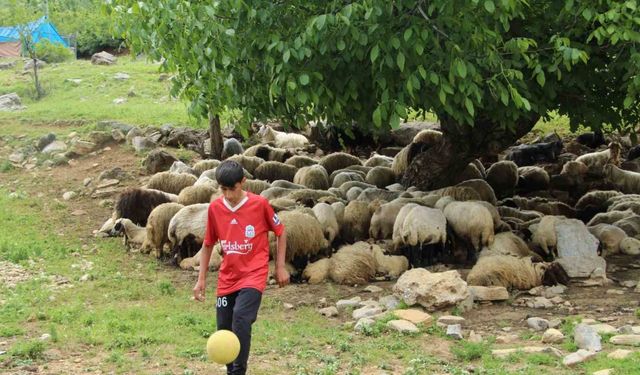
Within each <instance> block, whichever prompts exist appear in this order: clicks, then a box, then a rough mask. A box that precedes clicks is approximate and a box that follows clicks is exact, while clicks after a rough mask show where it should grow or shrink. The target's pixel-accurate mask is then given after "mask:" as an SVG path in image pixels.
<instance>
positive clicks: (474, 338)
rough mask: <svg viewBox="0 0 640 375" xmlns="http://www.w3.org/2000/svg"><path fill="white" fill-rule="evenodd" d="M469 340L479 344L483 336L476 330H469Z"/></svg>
mask: <svg viewBox="0 0 640 375" xmlns="http://www.w3.org/2000/svg"><path fill="white" fill-rule="evenodd" d="M467 341H469V342H472V343H474V344H479V343H481V342H482V336H481V335H480V334H478V333H476V332H475V331H471V332H469V337H468V338H467Z"/></svg>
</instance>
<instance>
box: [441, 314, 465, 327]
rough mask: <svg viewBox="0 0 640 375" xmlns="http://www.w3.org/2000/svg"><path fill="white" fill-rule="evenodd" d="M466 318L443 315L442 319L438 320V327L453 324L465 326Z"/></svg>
mask: <svg viewBox="0 0 640 375" xmlns="http://www.w3.org/2000/svg"><path fill="white" fill-rule="evenodd" d="M464 320H465V319H464V318H463V317H461V316H455V315H443V316H441V317H439V318H438V325H441V326H447V325H451V324H460V325H463V324H464Z"/></svg>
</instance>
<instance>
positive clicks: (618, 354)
mask: <svg viewBox="0 0 640 375" xmlns="http://www.w3.org/2000/svg"><path fill="white" fill-rule="evenodd" d="M632 353H633V350H626V349H616V350H614V351H612V352H611V353H609V354H607V358H609V359H625V358H627V357H628V356H630V355H631V354H632Z"/></svg>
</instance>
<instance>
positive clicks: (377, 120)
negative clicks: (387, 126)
mask: <svg viewBox="0 0 640 375" xmlns="http://www.w3.org/2000/svg"><path fill="white" fill-rule="evenodd" d="M373 123H374V125H375V126H377V127H380V126H381V125H382V115H381V113H380V107H378V108H376V110H375V111H373Z"/></svg>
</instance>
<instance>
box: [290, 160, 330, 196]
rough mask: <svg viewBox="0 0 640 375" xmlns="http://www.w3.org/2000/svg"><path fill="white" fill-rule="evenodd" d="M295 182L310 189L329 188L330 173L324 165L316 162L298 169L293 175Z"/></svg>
mask: <svg viewBox="0 0 640 375" xmlns="http://www.w3.org/2000/svg"><path fill="white" fill-rule="evenodd" d="M293 183H294V184H299V185H303V186H306V187H308V188H309V189H319V190H327V189H328V188H329V174H328V173H327V170H326V169H324V167H323V166H321V165H318V164H315V165H311V166H308V167H302V168H300V169H298V171H297V172H296V174H295V175H294V176H293Z"/></svg>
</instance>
